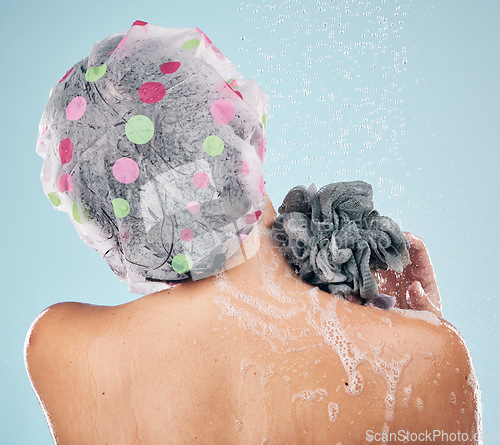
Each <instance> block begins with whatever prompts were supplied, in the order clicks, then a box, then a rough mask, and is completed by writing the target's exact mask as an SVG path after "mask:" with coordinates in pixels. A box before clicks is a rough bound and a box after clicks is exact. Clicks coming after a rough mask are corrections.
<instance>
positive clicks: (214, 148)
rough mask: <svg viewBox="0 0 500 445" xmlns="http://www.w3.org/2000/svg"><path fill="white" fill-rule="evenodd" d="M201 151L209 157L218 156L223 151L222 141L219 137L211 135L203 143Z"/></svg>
mask: <svg viewBox="0 0 500 445" xmlns="http://www.w3.org/2000/svg"><path fill="white" fill-rule="evenodd" d="M203 149H204V150H205V151H206V152H207V154H209V155H210V156H219V155H220V154H221V153H222V152H223V151H224V141H223V140H222V139H221V138H220V137H219V136H216V135H215V134H212V135H210V136H207V137H206V138H205V140H204V141H203Z"/></svg>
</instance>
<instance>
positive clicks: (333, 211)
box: [273, 181, 410, 309]
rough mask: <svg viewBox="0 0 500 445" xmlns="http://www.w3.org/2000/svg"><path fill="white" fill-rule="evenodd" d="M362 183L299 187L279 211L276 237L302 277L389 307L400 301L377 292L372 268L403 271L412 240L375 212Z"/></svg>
mask: <svg viewBox="0 0 500 445" xmlns="http://www.w3.org/2000/svg"><path fill="white" fill-rule="evenodd" d="M372 198H373V190H372V187H371V186H370V184H367V183H366V182H363V181H353V182H338V183H332V184H329V185H326V186H324V187H322V188H321V189H320V190H319V191H316V187H315V186H314V184H313V185H311V186H310V187H309V188H308V189H306V188H305V187H303V186H297V187H294V188H293V189H292V190H290V191H289V192H288V194H287V195H286V197H285V199H284V201H283V204H282V205H281V206H280V207H279V209H278V212H279V213H280V214H279V216H278V218H277V219H276V221H275V222H274V224H273V238H274V240H275V241H276V243H277V244H278V245H279V246H280V248H281V250H282V252H283V253H284V255H285V256H286V257H287V258H288V260H289V261H290V263H291V264H293V265H294V266H295V270H296V272H297V273H298V274H299V275H300V277H301V278H302V279H303V280H305V281H307V282H309V283H311V284H313V285H316V286H318V287H319V288H321V289H322V290H325V291H327V292H330V293H331V294H334V295H337V296H340V297H342V298H349V296H350V295H351V294H354V295H356V296H358V297H360V298H361V300H362V301H363V304H368V305H370V306H376V307H381V308H383V309H390V308H391V307H393V306H394V303H395V299H394V298H393V297H390V296H388V295H383V294H378V293H377V292H378V288H377V283H376V281H375V278H374V277H373V275H372V273H371V270H370V269H373V268H378V269H382V270H388V269H391V270H394V271H396V272H399V273H401V272H402V271H403V269H404V267H405V266H407V265H408V263H409V260H410V258H409V254H408V249H409V247H410V245H409V242H408V240H407V239H406V237H405V236H404V234H403V233H402V232H401V230H400V228H399V226H398V225H397V224H396V223H395V222H394V221H393V220H392V219H391V218H388V217H386V216H380V215H379V213H378V212H377V211H376V210H374V208H373V202H372Z"/></svg>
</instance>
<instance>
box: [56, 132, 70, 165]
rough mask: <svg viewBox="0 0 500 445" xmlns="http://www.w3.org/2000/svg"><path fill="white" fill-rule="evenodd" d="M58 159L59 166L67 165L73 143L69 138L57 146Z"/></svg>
mask: <svg viewBox="0 0 500 445" xmlns="http://www.w3.org/2000/svg"><path fill="white" fill-rule="evenodd" d="M59 157H60V158H61V164H67V163H68V162H69V161H71V158H72V157H73V143H72V142H71V140H70V139H69V138H66V139H63V140H62V141H61V143H60V144H59Z"/></svg>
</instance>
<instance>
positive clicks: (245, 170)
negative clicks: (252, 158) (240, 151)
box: [240, 161, 250, 176]
mask: <svg viewBox="0 0 500 445" xmlns="http://www.w3.org/2000/svg"><path fill="white" fill-rule="evenodd" d="M240 171H241V174H242V175H243V176H246V175H248V173H250V167H249V166H248V164H247V163H246V162H245V161H243V162H242V163H241V168H240Z"/></svg>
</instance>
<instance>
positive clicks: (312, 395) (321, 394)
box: [292, 388, 328, 403]
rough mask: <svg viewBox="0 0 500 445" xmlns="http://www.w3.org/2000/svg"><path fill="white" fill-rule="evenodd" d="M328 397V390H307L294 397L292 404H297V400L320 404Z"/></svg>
mask: <svg viewBox="0 0 500 445" xmlns="http://www.w3.org/2000/svg"><path fill="white" fill-rule="evenodd" d="M327 396H328V392H327V391H326V389H323V388H318V389H315V390H312V389H305V390H303V391H301V392H299V393H297V394H294V395H293V396H292V403H293V402H295V401H296V400H304V401H305V402H319V401H321V400H323V398H325V397H327Z"/></svg>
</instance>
